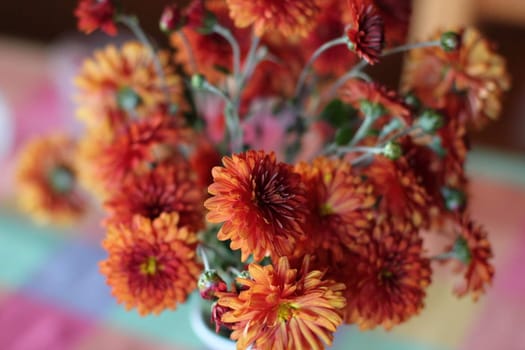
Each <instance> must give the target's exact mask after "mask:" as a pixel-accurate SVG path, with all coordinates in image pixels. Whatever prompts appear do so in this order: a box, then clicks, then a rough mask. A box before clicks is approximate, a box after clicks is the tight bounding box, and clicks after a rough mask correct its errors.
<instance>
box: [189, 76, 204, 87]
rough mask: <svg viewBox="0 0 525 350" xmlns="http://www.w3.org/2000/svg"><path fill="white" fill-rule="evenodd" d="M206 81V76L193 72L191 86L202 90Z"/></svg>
mask: <svg viewBox="0 0 525 350" xmlns="http://www.w3.org/2000/svg"><path fill="white" fill-rule="evenodd" d="M205 83H206V78H205V77H204V75H202V74H193V76H192V77H191V86H193V88H194V89H196V90H202V89H203V88H204V84H205Z"/></svg>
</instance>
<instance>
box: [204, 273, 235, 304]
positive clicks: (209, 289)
mask: <svg viewBox="0 0 525 350" xmlns="http://www.w3.org/2000/svg"><path fill="white" fill-rule="evenodd" d="M197 286H198V288H199V293H200V295H201V297H202V298H203V299H206V300H212V299H213V298H215V294H216V293H217V292H226V291H227V290H228V286H227V285H226V282H224V281H223V279H222V278H221V277H220V276H219V274H218V273H217V271H216V270H206V271H204V272H203V273H202V274H201V276H200V277H199V282H198V283H197Z"/></svg>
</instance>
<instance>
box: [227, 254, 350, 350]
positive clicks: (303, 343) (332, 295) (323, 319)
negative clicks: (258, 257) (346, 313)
mask: <svg viewBox="0 0 525 350" xmlns="http://www.w3.org/2000/svg"><path fill="white" fill-rule="evenodd" d="M305 261H306V262H305V263H304V264H303V266H302V268H301V269H300V270H299V271H298V270H297V269H292V268H290V265H289V263H288V259H287V258H286V257H282V258H280V259H279V260H278V262H277V263H276V266H275V267H274V266H272V265H267V266H260V265H257V264H250V266H249V268H248V269H249V272H250V276H251V278H250V279H242V278H239V279H237V281H238V283H240V284H241V285H243V286H244V287H245V288H244V290H242V291H241V292H240V293H239V294H236V293H225V294H224V295H223V296H221V297H219V301H218V304H219V305H221V306H224V307H228V308H230V309H231V311H228V312H226V313H225V314H223V316H222V321H223V322H226V323H230V324H232V326H231V327H232V329H233V333H232V334H231V338H232V339H234V340H236V341H237V349H239V350H240V349H246V348H247V347H248V346H250V345H252V344H253V346H254V347H255V348H257V349H261V350H263V349H268V350H270V349H272V350H274V349H275V350H287V349H324V344H327V345H331V343H332V339H333V332H334V331H335V330H336V328H337V327H338V326H339V325H340V324H341V323H342V321H343V320H342V318H341V309H342V308H343V307H344V305H345V300H344V297H343V296H342V295H341V290H343V289H344V285H343V284H341V283H336V282H334V281H331V280H325V279H324V278H323V273H322V272H320V271H317V270H313V271H310V270H309V268H308V262H307V261H308V260H307V259H306V260H305ZM323 343H324V344H323Z"/></svg>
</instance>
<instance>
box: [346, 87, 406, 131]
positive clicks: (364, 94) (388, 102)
mask: <svg viewBox="0 0 525 350" xmlns="http://www.w3.org/2000/svg"><path fill="white" fill-rule="evenodd" d="M339 95H340V96H341V100H342V101H344V102H346V103H348V104H351V105H352V106H354V107H355V108H357V109H359V108H361V106H360V104H361V103H362V102H363V101H366V102H370V103H373V104H377V105H380V106H381V108H382V109H383V110H384V111H385V112H384V113H385V115H388V116H390V117H397V118H402V119H403V120H404V121H405V123H406V124H410V123H411V120H412V118H411V111H410V109H409V107H408V106H407V105H406V103H405V102H404V101H403V100H402V98H401V97H400V96H399V94H398V93H397V92H395V91H393V90H389V89H387V88H386V87H385V86H384V85H381V84H379V83H376V82H366V81H364V80H361V79H350V80H348V81H347V82H346V83H345V84H344V85H343V86H342V87H341V89H340V90H339ZM385 119H386V118H385Z"/></svg>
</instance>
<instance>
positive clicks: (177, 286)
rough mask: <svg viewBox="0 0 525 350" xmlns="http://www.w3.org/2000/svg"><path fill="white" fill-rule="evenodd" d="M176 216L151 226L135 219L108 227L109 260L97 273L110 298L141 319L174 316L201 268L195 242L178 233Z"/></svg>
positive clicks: (191, 236) (184, 230) (189, 234)
mask: <svg viewBox="0 0 525 350" xmlns="http://www.w3.org/2000/svg"><path fill="white" fill-rule="evenodd" d="M178 223H179V215H178V214H177V213H171V214H166V213H164V214H161V215H160V216H159V217H158V218H156V219H155V220H150V219H147V218H144V217H141V216H139V215H137V216H136V217H135V218H134V221H133V223H132V225H110V226H109V227H108V234H107V237H106V239H105V240H104V241H103V243H102V244H103V246H104V248H105V249H106V250H107V252H108V258H107V259H106V260H104V261H102V262H101V264H100V269H101V272H102V273H103V274H104V275H105V276H106V278H107V283H108V285H109V286H111V289H112V294H113V295H114V296H115V297H116V298H117V300H118V302H119V303H123V304H125V306H126V308H127V309H131V308H134V307H136V308H137V310H138V312H139V313H140V314H141V315H146V314H149V313H152V312H153V313H155V314H158V313H160V312H161V311H163V310H165V309H172V310H174V309H175V308H176V307H177V304H179V303H183V302H184V301H186V298H187V297H188V295H189V294H190V293H191V292H192V291H193V290H194V289H195V288H196V286H197V279H198V278H199V274H200V272H201V266H200V265H199V263H197V261H196V253H195V252H196V248H197V236H196V234H195V233H194V232H193V231H190V230H189V229H188V228H187V227H179V225H178Z"/></svg>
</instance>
